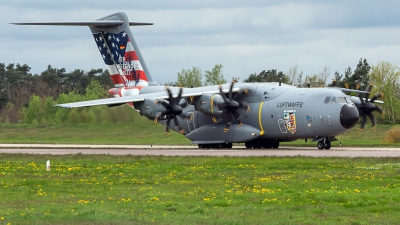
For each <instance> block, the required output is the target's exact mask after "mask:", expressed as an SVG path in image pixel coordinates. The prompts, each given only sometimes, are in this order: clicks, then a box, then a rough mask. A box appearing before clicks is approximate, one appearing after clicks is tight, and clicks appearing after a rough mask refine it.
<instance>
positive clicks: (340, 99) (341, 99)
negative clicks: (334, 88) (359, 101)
mask: <svg viewBox="0 0 400 225" xmlns="http://www.w3.org/2000/svg"><path fill="white" fill-rule="evenodd" d="M337 100H338V102H340V103H343V104H346V103H347V101H346V99H345V97H338V98H337Z"/></svg>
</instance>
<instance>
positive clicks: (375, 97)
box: [370, 93, 381, 103]
mask: <svg viewBox="0 0 400 225" xmlns="http://www.w3.org/2000/svg"><path fill="white" fill-rule="evenodd" d="M379 97H381V93H376V94H375V95H374V97H372V98H371V101H370V102H371V103H374V101H375V100H376V99H378V98H379Z"/></svg>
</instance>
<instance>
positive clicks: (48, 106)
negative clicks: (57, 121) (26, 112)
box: [43, 96, 57, 123]
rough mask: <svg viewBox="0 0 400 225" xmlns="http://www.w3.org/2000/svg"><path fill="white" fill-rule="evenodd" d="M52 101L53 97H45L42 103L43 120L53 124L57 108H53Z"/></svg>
mask: <svg viewBox="0 0 400 225" xmlns="http://www.w3.org/2000/svg"><path fill="white" fill-rule="evenodd" d="M53 104H54V100H53V97H52V96H50V97H47V98H46V101H45V102H44V106H43V107H44V118H45V119H46V120H47V122H48V123H52V122H53V118H54V115H55V113H56V111H57V108H56V107H54V106H53Z"/></svg>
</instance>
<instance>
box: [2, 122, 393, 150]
mask: <svg viewBox="0 0 400 225" xmlns="http://www.w3.org/2000/svg"><path fill="white" fill-rule="evenodd" d="M392 126H393V125H384V124H379V125H378V126H377V128H376V130H371V126H369V125H367V126H366V128H365V129H364V131H362V132H360V131H358V128H353V129H352V130H350V131H349V132H347V133H345V134H343V135H340V136H338V137H337V138H338V139H339V141H341V142H342V145H343V146H365V147H377V146H382V147H400V144H399V143H384V142H383V140H384V139H385V134H386V132H387V131H388V130H389V129H390V128H391V127H392ZM39 140H40V141H41V143H48V144H53V143H59V144H61V143H63V144H128V145H131V144H145V145H150V144H158V145H189V144H190V143H191V141H190V140H189V139H187V138H185V137H184V136H183V135H180V134H178V133H176V132H171V133H170V135H169V136H167V135H165V133H164V127H163V126H162V125H160V124H159V125H155V124H154V122H153V121H150V120H148V119H146V118H144V117H140V116H137V117H135V119H134V120H133V121H132V122H130V123H114V124H80V125H68V124H66V125H62V126H55V125H54V126H47V127H40V126H39V127H38V126H26V125H13V124H11V125H5V124H2V125H0V143H39ZM308 141H311V140H308ZM339 141H337V142H332V146H333V147H334V146H339V144H340V142H339ZM281 144H282V145H291V146H292V145H296V146H313V147H314V146H316V143H310V142H308V143H305V140H304V139H301V140H297V141H295V142H289V143H281Z"/></svg>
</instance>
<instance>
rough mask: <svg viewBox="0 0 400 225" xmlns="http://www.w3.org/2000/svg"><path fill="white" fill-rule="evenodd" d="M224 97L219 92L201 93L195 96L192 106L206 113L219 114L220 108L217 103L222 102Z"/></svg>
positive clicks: (220, 112)
mask: <svg viewBox="0 0 400 225" xmlns="http://www.w3.org/2000/svg"><path fill="white" fill-rule="evenodd" d="M223 102H224V99H223V98H222V96H221V95H219V94H203V95H201V96H200V97H197V98H195V100H194V102H193V105H194V108H195V109H196V110H197V111H199V112H202V113H204V114H208V115H221V114H222V110H220V109H219V108H218V103H223Z"/></svg>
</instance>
